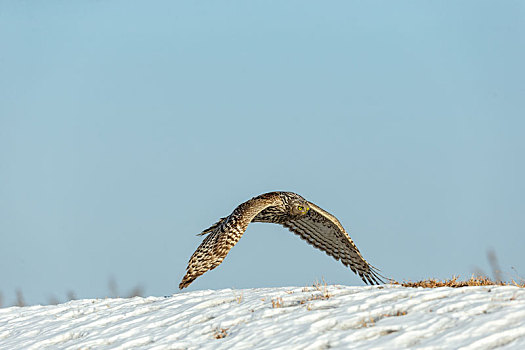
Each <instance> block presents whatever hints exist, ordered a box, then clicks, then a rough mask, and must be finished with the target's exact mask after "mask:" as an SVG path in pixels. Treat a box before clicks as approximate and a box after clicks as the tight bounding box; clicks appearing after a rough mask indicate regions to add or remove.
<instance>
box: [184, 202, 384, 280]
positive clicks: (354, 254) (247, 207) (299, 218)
mask: <svg viewBox="0 0 525 350" xmlns="http://www.w3.org/2000/svg"><path fill="white" fill-rule="evenodd" d="M250 222H268V223H274V224H279V225H282V226H284V227H286V228H288V229H289V230H290V231H292V232H293V233H295V234H296V235H298V236H299V237H301V238H302V239H304V240H305V241H306V242H308V243H309V244H311V245H313V246H314V247H316V248H318V249H320V250H322V251H324V252H325V253H326V254H328V255H330V256H332V257H333V258H334V259H336V260H341V262H342V263H343V264H344V265H346V266H348V267H349V268H350V269H351V270H352V271H353V272H354V273H356V274H358V275H359V276H360V277H361V279H362V280H363V281H364V282H365V283H366V284H372V285H373V284H379V283H384V281H383V280H382V279H381V278H384V279H387V278H385V277H383V276H381V275H380V274H379V270H378V269H376V268H375V267H373V266H372V265H370V264H369V263H368V262H367V261H366V260H365V258H363V256H362V255H361V253H360V252H359V249H357V247H356V245H355V244H354V242H353V241H352V239H351V238H350V236H349V235H348V233H347V232H346V231H345V229H344V228H343V226H342V225H341V223H340V222H339V220H337V218H336V217H335V216H333V215H332V214H330V213H329V212H327V211H325V210H323V209H321V208H320V207H318V206H317V205H315V204H314V203H312V202H309V201H307V200H306V199H304V198H303V197H301V196H300V195H298V194H296V193H293V192H269V193H264V194H261V195H259V196H257V197H253V198H252V199H250V200H248V201H246V202H244V203H242V204H240V205H239V206H238V207H237V208H235V210H234V211H233V213H231V214H230V215H229V216H227V217H224V218H221V219H220V220H219V221H217V222H216V223H215V224H213V225H212V226H211V227H209V228H208V229H206V230H204V231H202V232H201V233H199V234H198V235H200V236H206V237H205V238H204V240H203V241H202V243H201V244H200V245H199V247H198V248H197V250H196V251H195V253H193V255H192V256H191V258H190V261H189V262H188V267H187V268H186V275H185V276H184V277H183V279H182V281H181V283H180V284H179V288H180V289H183V288H186V287H188V286H189V285H190V284H191V283H192V282H193V281H194V280H195V279H196V278H197V277H199V276H200V275H202V274H204V273H205V272H206V271H208V270H213V269H214V268H216V267H217V266H219V265H220V264H221V263H222V261H223V260H224V258H225V257H226V255H227V254H228V252H229V251H230V249H232V248H233V246H234V245H235V244H237V242H238V241H239V239H240V238H241V236H242V235H243V233H244V231H246V228H247V227H248V225H249V224H250Z"/></svg>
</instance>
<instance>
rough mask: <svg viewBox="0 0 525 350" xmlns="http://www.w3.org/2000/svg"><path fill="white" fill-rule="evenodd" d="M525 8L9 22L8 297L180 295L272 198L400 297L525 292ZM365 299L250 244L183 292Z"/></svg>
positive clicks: (87, 13) (450, 5) (270, 7)
mask: <svg viewBox="0 0 525 350" xmlns="http://www.w3.org/2000/svg"><path fill="white" fill-rule="evenodd" d="M524 4H525V3H524V2H522V1H504V2H502V1H461V2H457V1H433V2H428V1H425V2H422V1H396V2H393V1H329V2H325V1H317V2H307V1H293V2H292V1H257V2H255V1H250V2H246V1H220V2H219V1H213V2H212V1H198V2H196V1H191V2H171V1H142V2H140V1H83V2H80V1H76V2H66V1H45V2H41V1H2V2H0V266H2V268H1V269H0V291H1V292H2V293H3V295H4V303H5V304H11V303H13V302H14V300H15V292H14V291H15V290H16V289H17V288H20V289H21V290H22V291H23V292H24V295H25V297H26V300H27V302H29V303H46V302H47V300H48V298H49V296H51V295H54V296H56V297H58V298H60V299H64V298H65V294H66V292H67V291H68V290H74V291H75V292H76V294H77V297H80V298H88V297H103V296H106V295H108V287H107V282H108V279H109V278H110V276H114V277H115V279H116V280H117V282H118V284H119V286H120V289H121V291H123V292H125V291H127V290H130V289H131V288H132V287H133V286H135V285H136V284H138V283H140V284H142V285H143V286H144V287H145V291H146V294H148V295H169V294H172V293H175V292H177V285H178V283H179V282H180V279H181V278H182V276H183V274H184V270H185V267H186V262H187V260H188V258H189V257H190V256H191V254H192V253H193V251H194V249H195V248H196V247H197V246H198V244H199V243H200V241H201V238H200V237H196V236H195V234H196V233H198V232H200V231H201V230H202V229H204V228H206V227H208V226H209V225H211V224H213V223H214V222H215V221H216V220H217V219H218V218H219V217H221V216H224V215H227V214H229V213H230V212H231V211H232V209H233V208H234V207H235V206H236V205H237V204H239V203H240V202H242V201H244V200H247V199H249V198H251V197H252V196H255V195H258V194H260V193H263V192H267V191H273V190H287V191H294V192H297V193H299V194H301V195H303V196H304V197H306V198H307V199H309V200H311V201H312V202H314V203H316V204H318V205H320V206H321V207H323V208H325V209H327V210H329V211H331V212H332V213H333V214H335V215H336V216H337V217H338V218H339V219H340V221H341V222H342V223H343V225H344V226H345V227H346V228H347V230H348V231H349V232H350V234H351V236H352V237H353V239H354V241H355V242H356V244H357V245H358V247H359V248H360V249H361V252H362V253H363V255H364V256H365V258H367V259H368V260H369V261H370V262H371V263H372V264H373V265H375V266H377V267H379V268H380V269H381V270H382V271H383V273H384V274H385V275H387V276H390V277H393V278H396V279H398V280H403V279H410V280H415V279H421V278H426V277H437V278H448V277H451V276H452V275H454V274H460V275H462V276H464V277H468V276H469V275H470V274H471V273H472V272H473V270H474V268H475V267H476V266H477V267H480V268H482V269H485V270H486V271H487V272H488V271H489V268H488V263H487V259H486V251H487V249H489V248H493V249H495V251H496V253H497V255H498V257H499V260H500V264H501V267H502V269H503V271H504V273H507V274H508V275H506V276H507V277H509V278H510V277H513V276H515V275H513V273H514V272H513V270H512V268H511V267H515V268H516V269H517V270H518V272H520V274H521V276H524V275H525V261H524V260H525V259H524V255H523V252H524V250H525V229H524V227H525V215H524V214H523V213H524V212H525V201H524V195H525V185H524V180H523V179H524V178H525V164H524V159H525V141H524V134H525V133H524V132H525V119H524V116H525V70H524V68H523V67H524V65H523V62H525V5H524ZM322 277H324V278H325V280H326V281H327V282H328V283H338V284H350V285H361V284H362V282H361V281H360V280H359V279H358V278H357V277H356V276H355V275H354V274H353V273H352V272H351V271H350V270H349V269H347V268H345V267H344V266H343V265H342V264H341V263H339V262H336V261H335V260H333V259H331V258H330V257H328V256H326V255H325V254H324V253H322V252H320V251H317V250H315V249H314V248H312V247H310V246H308V245H307V244H306V243H305V242H303V241H301V240H300V239H299V238H297V237H296V236H294V235H293V234H291V233H290V232H288V231H287V230H285V229H284V228H281V227H279V226H274V225H264V224H254V225H251V226H250V227H249V228H248V231H247V233H246V234H245V235H244V237H243V239H242V240H241V241H240V242H239V244H238V245H237V246H236V247H235V248H234V249H233V250H232V251H231V253H230V254H229V255H228V257H227V259H226V260H225V262H224V263H223V264H222V265H221V266H220V267H219V268H217V269H215V270H214V271H212V272H209V273H207V274H205V275H204V276H202V277H201V278H199V279H197V280H196V281H195V282H194V284H192V286H191V287H190V289H205V288H213V289H217V288H228V287H233V288H245V287H262V286H268V287H269V286H286V285H299V286H301V285H307V284H308V285H309V284H311V283H312V282H313V281H314V280H316V279H319V278H322Z"/></svg>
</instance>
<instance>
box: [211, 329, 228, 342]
mask: <svg viewBox="0 0 525 350" xmlns="http://www.w3.org/2000/svg"><path fill="white" fill-rule="evenodd" d="M228 329H229V328H216V329H215V333H214V334H213V337H214V338H215V339H222V338H225V337H226V336H227V335H228V332H227V331H228Z"/></svg>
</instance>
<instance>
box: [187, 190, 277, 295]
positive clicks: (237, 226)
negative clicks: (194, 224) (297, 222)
mask: <svg viewBox="0 0 525 350" xmlns="http://www.w3.org/2000/svg"><path fill="white" fill-rule="evenodd" d="M280 203H282V201H281V199H280V197H279V194H278V193H277V192H270V193H265V194H262V195H260V196H257V197H254V198H252V199H250V200H249V201H246V202H244V203H242V204H241V205H239V206H238V207H237V208H235V210H234V211H233V213H231V215H230V216H228V217H225V218H221V219H220V220H219V221H218V222H216V223H215V224H213V225H212V226H211V227H210V228H208V229H206V230H204V231H203V232H201V233H200V235H207V236H206V237H205V238H204V240H203V241H202V243H201V244H200V245H199V247H198V248H197V250H196V251H195V253H193V255H192V256H191V258H190V261H189V262H188V267H187V268H186V275H185V276H184V277H183V278H182V282H181V283H180V284H179V288H180V289H183V288H186V287H187V286H189V285H190V284H191V283H192V282H193V281H194V280H195V279H196V278H197V277H199V276H200V275H202V274H203V273H205V272H206V271H209V270H213V269H214V268H216V267H217V266H219V265H220V264H221V263H222V261H223V260H224V258H225V257H226V255H228V252H229V251H230V250H231V249H232V248H233V246H234V245H235V244H237V242H238V241H239V239H241V237H242V235H243V233H244V231H246V228H247V227H248V224H249V223H250V222H251V221H252V219H253V218H254V217H255V216H256V215H257V214H259V213H260V212H261V211H263V210H264V209H266V208H268V207H271V206H275V205H278V204H280Z"/></svg>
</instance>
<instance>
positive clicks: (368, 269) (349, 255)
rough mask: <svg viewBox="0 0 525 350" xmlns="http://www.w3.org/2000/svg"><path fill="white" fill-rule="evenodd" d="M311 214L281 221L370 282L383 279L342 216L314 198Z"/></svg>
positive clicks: (366, 281)
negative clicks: (328, 209) (363, 252)
mask: <svg viewBox="0 0 525 350" xmlns="http://www.w3.org/2000/svg"><path fill="white" fill-rule="evenodd" d="M308 203H309V204H310V210H309V211H308V214H306V215H304V216H300V217H297V218H290V219H289V220H286V221H284V222H278V223H279V224H281V225H283V226H284V227H286V228H288V229H289V230H290V231H292V232H293V233H295V234H296V235H298V236H299V237H301V238H302V239H304V240H305V241H306V242H308V243H309V244H311V245H313V246H314V247H316V248H318V249H320V250H322V251H324V252H325V253H326V254H328V255H330V256H332V257H333V258H334V259H336V260H341V262H342V263H343V264H344V265H346V266H348V267H349V268H350V269H351V270H352V271H353V272H354V273H356V274H358V275H359V276H360V277H361V279H362V280H363V281H364V282H365V283H367V284H372V285H373V284H380V283H384V281H383V280H382V279H381V278H384V279H387V278H385V277H384V276H381V275H380V274H379V270H378V269H376V268H375V267H373V266H372V265H370V264H369V263H368V262H367V261H366V260H365V259H364V258H363V256H362V255H361V253H360V252H359V249H357V246H356V245H355V244H354V242H353V241H352V239H351V238H350V236H349V235H348V233H347V232H346V231H345V229H344V228H343V226H342V225H341V223H340V222H339V220H337V218H336V217H335V216H333V215H332V214H330V213H329V212H327V211H325V210H323V209H321V208H320V207H318V206H317V205H315V204H314V203H312V202H308Z"/></svg>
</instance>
